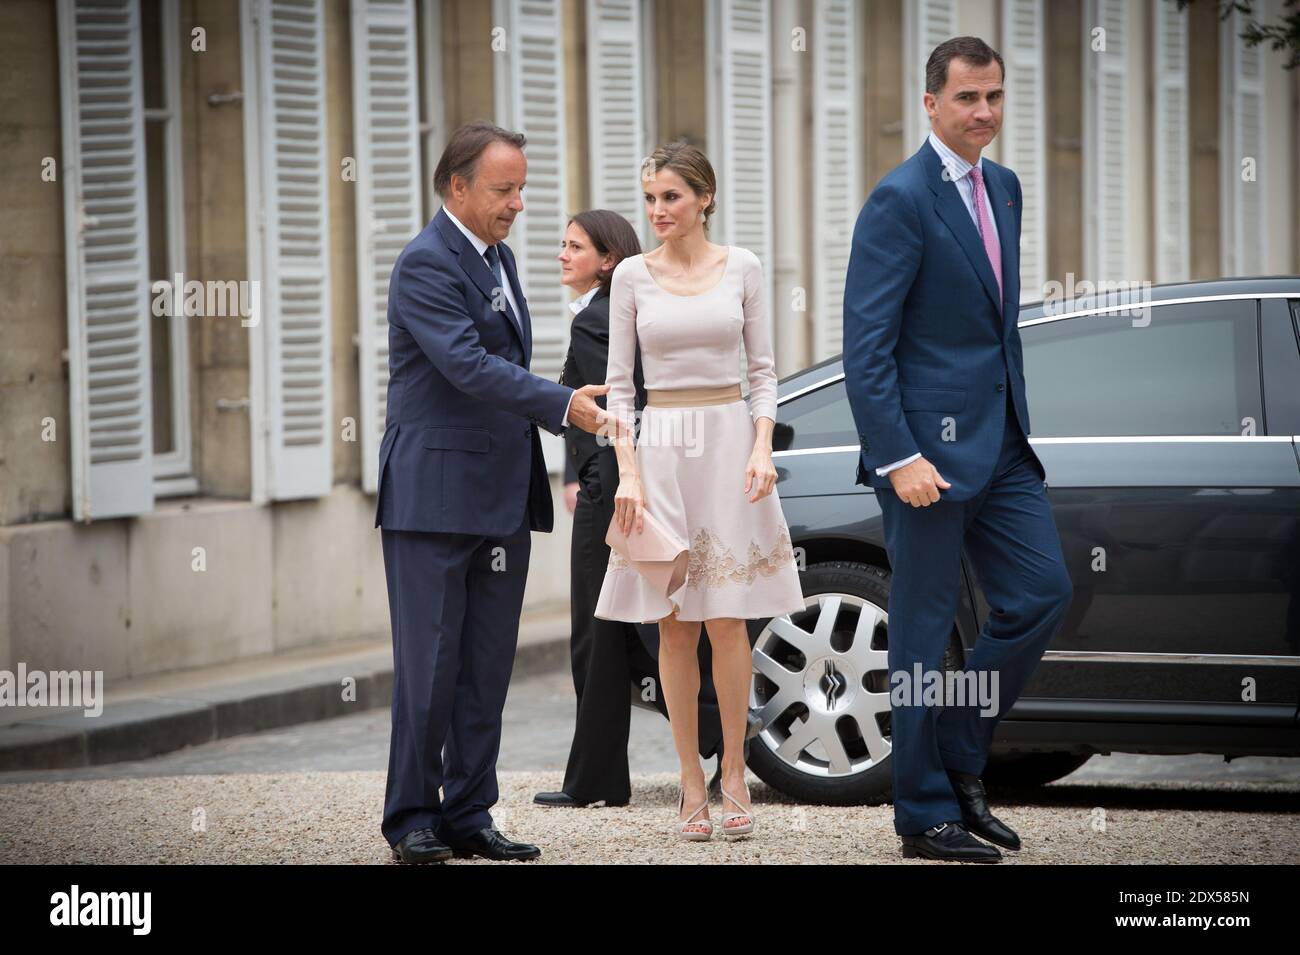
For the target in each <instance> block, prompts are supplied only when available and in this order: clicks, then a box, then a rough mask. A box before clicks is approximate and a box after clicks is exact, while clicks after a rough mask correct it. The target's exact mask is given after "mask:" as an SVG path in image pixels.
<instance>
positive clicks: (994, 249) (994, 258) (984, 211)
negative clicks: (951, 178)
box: [970, 166, 1003, 302]
mask: <svg viewBox="0 0 1300 955" xmlns="http://www.w3.org/2000/svg"><path fill="white" fill-rule="evenodd" d="M970 181H971V197H972V198H973V199H974V200H975V214H976V221H977V222H978V224H979V229H980V238H981V239H983V240H984V253H985V254H986V255H987V256H988V257H989V265H991V266H993V274H994V275H995V276H997V280H998V301H999V302H1000V301H1002V295H1003V292H1002V249H1001V248H999V247H998V237H997V236H996V235H995V234H994V232H993V223H992V222H990V221H989V210H988V208H987V207H986V206H985V205H984V176H983V174H982V173H981V172H980V167H979V166H971V169H970Z"/></svg>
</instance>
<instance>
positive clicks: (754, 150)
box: [705, 0, 776, 394]
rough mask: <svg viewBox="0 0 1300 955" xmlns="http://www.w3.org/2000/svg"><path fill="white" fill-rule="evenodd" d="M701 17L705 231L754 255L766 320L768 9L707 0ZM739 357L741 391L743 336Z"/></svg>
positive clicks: (769, 265)
mask: <svg viewBox="0 0 1300 955" xmlns="http://www.w3.org/2000/svg"><path fill="white" fill-rule="evenodd" d="M706 17H707V18H706V33H707V37H708V43H707V56H708V83H709V91H708V97H707V99H706V101H705V102H706V106H707V109H708V127H709V148H708V155H709V161H710V162H711V163H712V164H713V169H714V172H715V173H716V174H717V177H718V195H717V196H716V197H715V200H716V202H717V204H718V208H717V212H716V214H715V215H714V216H713V217H712V218H711V219H710V224H709V230H710V236H709V237H710V239H711V240H712V241H713V242H718V243H721V244H724V245H736V246H740V247H741V248H743V249H749V250H750V251H751V252H753V253H754V254H755V255H757V256H758V260H759V262H761V263H762V265H763V280H764V283H765V285H766V289H765V298H766V300H767V303H768V304H767V311H768V322H769V325H770V323H771V321H772V315H773V313H774V311H775V305H774V303H773V301H772V288H773V273H774V271H775V262H774V261H773V258H772V256H773V252H772V246H773V242H772V199H771V196H772V54H771V49H770V46H771V42H772V41H771V11H770V10H769V9H768V3H767V2H766V0H710V3H709V6H708V10H707V15H706ZM769 331H770V329H769ZM772 338H773V339H774V340H775V338H776V336H775V335H773V336H772ZM737 364H738V367H739V370H740V382H741V389H742V392H743V393H745V394H748V378H747V375H746V366H747V358H746V356H745V344H744V342H743V341H742V342H741V343H740V347H739V348H738V349H737Z"/></svg>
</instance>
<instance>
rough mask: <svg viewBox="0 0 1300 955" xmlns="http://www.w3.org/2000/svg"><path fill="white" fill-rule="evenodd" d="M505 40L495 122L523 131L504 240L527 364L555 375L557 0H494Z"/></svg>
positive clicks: (560, 171) (558, 344) (560, 313)
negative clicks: (517, 190)
mask: <svg viewBox="0 0 1300 955" xmlns="http://www.w3.org/2000/svg"><path fill="white" fill-rule="evenodd" d="M493 12H494V14H495V23H496V24H497V25H503V26H504V27H505V37H506V42H507V44H508V46H507V48H506V50H505V51H504V52H500V53H496V54H494V55H493V62H494V63H495V66H496V75H495V81H496V106H497V122H498V123H499V124H500V125H502V126H505V127H506V128H508V129H514V130H517V131H519V132H521V133H523V134H524V135H525V136H527V137H528V144H527V145H526V146H525V147H524V151H525V153H526V154H527V156H528V186H527V188H526V189H525V190H524V211H523V212H522V213H521V214H520V215H519V217H518V218H517V219H516V220H515V225H514V228H513V230H512V231H511V233H510V238H509V239H507V240H506V242H507V244H508V245H509V246H510V247H511V249H513V250H514V253H515V258H516V261H517V262H518V264H519V281H520V283H521V284H522V285H523V287H524V295H525V297H526V298H527V299H528V313H529V317H530V318H531V320H532V329H533V355H532V365H531V369H530V370H531V371H532V372H533V374H535V375H539V376H541V377H544V378H550V379H551V380H555V379H556V378H558V377H559V375H560V369H561V368H562V367H563V366H564V353H565V350H566V348H567V347H568V334H569V322H568V315H569V313H568V308H567V305H566V300H565V299H566V297H565V295H564V294H563V286H561V285H560V275H559V267H558V266H557V265H556V262H555V255H556V252H557V250H558V248H559V243H560V238H561V237H562V236H563V235H564V228H565V226H566V224H567V223H568V221H569V219H568V211H569V210H568V194H567V192H566V190H565V168H564V164H565V149H564V58H563V54H564V50H563V32H562V29H561V19H560V4H559V2H558V0H494V6H493Z"/></svg>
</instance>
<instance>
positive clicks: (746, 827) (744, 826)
mask: <svg viewBox="0 0 1300 955" xmlns="http://www.w3.org/2000/svg"><path fill="white" fill-rule="evenodd" d="M719 788H722V787H719ZM722 798H723V803H722V806H723V809H724V810H725V809H726V806H727V803H726V800H728V799H730V800H731V804H732V805H733V806H736V807H739V806H740V800H739V799H737V798H736V797H735V796H733V795H731V793H729V792H727V790H726V789H725V788H722ZM745 798H746V799H748V798H749V786H745ZM731 819H743V820H745V821H744V822H741V823H738V824H736V825H733V826H729V825H727V822H728V821H729V820H731ZM755 821H756V820H755V819H754V813H753V812H752V811H751V812H725V811H724V812H723V813H722V835H723V837H724V838H727V839H729V838H731V837H732V836H747V835H749V834H750V833H752V832H753V831H754V823H755Z"/></svg>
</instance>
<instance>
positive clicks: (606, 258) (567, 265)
mask: <svg viewBox="0 0 1300 955" xmlns="http://www.w3.org/2000/svg"><path fill="white" fill-rule="evenodd" d="M556 258H557V259H559V260H560V284H561V285H567V286H568V287H569V288H571V289H573V290H574V291H575V292H586V291H587V290H588V289H590V288H591V287H592V286H593V285H595V284H596V283H597V282H598V281H600V272H601V270H602V269H604V270H606V271H608V270H610V269H613V267H614V264H613V262H614V256H613V255H610V254H608V253H607V254H605V255H601V254H600V253H599V252H597V251H596V247H595V246H594V245H593V244H592V242H591V237H590V236H588V235H587V233H586V232H585V231H583V229H582V227H581V226H580V225H578V224H577V223H576V222H570V223H569V227H568V228H567V229H565V230H564V240H563V241H562V242H561V243H560V254H559V255H557V256H556Z"/></svg>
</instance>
